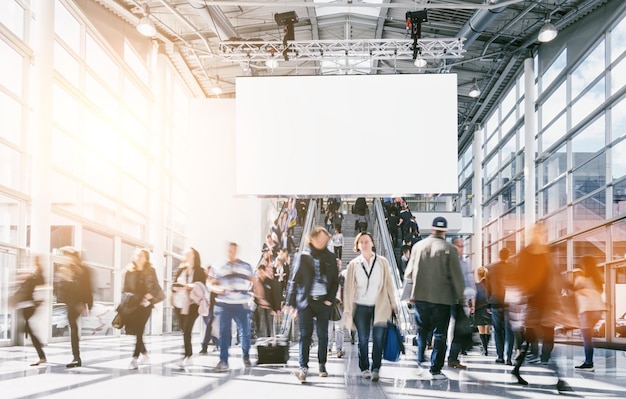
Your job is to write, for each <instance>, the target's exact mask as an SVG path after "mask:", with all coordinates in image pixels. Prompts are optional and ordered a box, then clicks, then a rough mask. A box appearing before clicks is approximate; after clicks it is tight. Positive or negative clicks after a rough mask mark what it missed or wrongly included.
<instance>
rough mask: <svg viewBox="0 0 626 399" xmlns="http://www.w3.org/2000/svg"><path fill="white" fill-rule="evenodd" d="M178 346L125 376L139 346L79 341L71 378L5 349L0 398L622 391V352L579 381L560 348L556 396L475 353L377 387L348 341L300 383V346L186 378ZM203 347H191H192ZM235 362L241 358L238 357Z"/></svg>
mask: <svg viewBox="0 0 626 399" xmlns="http://www.w3.org/2000/svg"><path fill="white" fill-rule="evenodd" d="M181 341H182V337H181V336H180V335H162V336H150V337H146V345H147V347H148V348H149V351H150V364H149V365H142V366H140V368H139V370H128V369H127V365H128V358H129V354H130V353H131V352H132V348H133V340H132V338H128V337H120V338H97V339H89V340H83V342H82V344H81V346H82V352H83V366H82V367H79V368H75V369H71V370H70V369H66V368H65V362H66V361H67V359H68V358H70V357H71V351H70V350H69V344H67V343H55V344H50V345H48V346H47V347H46V348H45V349H46V352H47V353H48V354H49V355H48V360H49V363H47V364H46V365H42V366H37V367H30V366H29V363H30V360H31V359H32V358H33V349H32V348H31V347H9V348H0V360H1V363H0V390H1V391H2V397H3V398H5V399H25V398H29V399H31V398H32V399H34V398H51V399H52V398H63V399H71V398H85V397H89V398H93V399H100V398H102V399H110V398H112V397H120V398H131V397H146V396H148V397H159V398H168V399H183V398H187V399H193V398H241V397H250V396H251V395H252V396H254V397H255V398H258V399H265V398H267V399H270V398H271V399H281V398H293V397H298V398H302V399H314V398H320V397H324V398H329V399H392V398H405V397H411V398H435V397H437V398H520V399H521V398H547V397H557V396H559V395H565V396H568V397H576V398H600V397H602V398H612V397H615V398H620V397H623V392H624V389H625V388H626V357H625V356H624V352H623V351H616V350H607V349H598V350H597V351H596V352H597V353H596V363H595V365H596V369H595V372H593V373H590V372H577V371H574V368H573V366H574V365H575V364H578V363H579V362H580V360H581V359H582V357H583V356H582V348H580V347H578V346H569V345H556V347H555V350H554V352H553V360H554V361H555V362H556V363H557V364H558V367H559V369H560V375H561V378H562V379H564V380H565V381H566V382H567V383H568V384H569V385H570V386H571V388H572V390H573V391H571V392H562V393H560V394H559V393H558V392H557V390H556V388H555V384H556V377H555V375H554V372H553V371H551V370H550V369H549V368H547V367H542V366H540V365H528V366H524V367H523V368H522V373H523V375H524V376H525V377H526V378H527V379H528V381H529V382H530V385H529V386H526V387H523V386H520V385H517V384H515V383H514V382H513V380H512V376H511V374H510V369H511V367H510V366H505V365H501V364H496V363H494V360H495V357H493V356H491V357H485V356H481V355H480V354H479V353H478V352H469V354H468V355H467V356H463V357H462V359H461V360H462V361H463V363H465V364H466V365H467V366H468V369H467V370H461V371H459V370H456V369H447V368H444V370H443V372H444V374H445V375H446V376H447V377H448V379H446V380H438V381H431V380H430V375H429V373H428V370H427V369H423V370H420V369H419V368H418V367H417V365H416V357H415V348H414V347H411V346H407V354H406V356H404V357H403V358H402V359H401V360H400V361H399V362H398V363H391V362H387V361H384V362H383V366H382V368H381V376H380V380H379V381H378V382H372V381H371V380H365V379H362V378H361V375H360V372H359V369H358V360H357V356H356V350H355V346H351V345H350V344H349V343H348V342H346V352H347V353H346V356H345V357H344V358H342V359H337V358H336V357H330V358H329V362H328V363H327V366H328V373H329V375H328V377H326V378H322V377H319V376H317V364H316V363H315V362H312V363H311V374H310V376H309V379H308V380H307V382H306V383H305V384H300V382H299V381H298V380H297V379H296V377H295V376H294V375H292V373H293V372H295V371H296V370H297V367H298V366H297V356H298V349H297V345H292V347H291V350H290V352H291V353H290V355H291V356H290V360H289V362H288V363H287V365H286V366H270V365H259V366H256V365H255V362H256V355H255V353H254V352H252V356H251V357H252V360H253V367H251V368H245V367H244V365H243V363H242V362H241V352H240V349H239V348H238V347H235V346H233V347H232V348H231V357H232V359H231V367H232V368H231V371H230V372H228V373H219V372H216V371H215V370H214V367H215V365H216V364H217V362H218V360H219V359H218V354H217V352H211V351H210V352H209V354H208V355H207V356H197V357H195V358H194V365H193V366H190V367H186V368H185V369H181V368H180V367H179V366H178V361H179V360H180V350H181ZM198 345H199V342H196V341H195V340H194V346H198ZM238 356H239V358H237V357H238Z"/></svg>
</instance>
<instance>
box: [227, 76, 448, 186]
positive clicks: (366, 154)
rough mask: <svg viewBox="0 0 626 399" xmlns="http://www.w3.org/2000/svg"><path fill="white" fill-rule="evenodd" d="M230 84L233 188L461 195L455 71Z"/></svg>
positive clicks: (265, 79)
mask: <svg viewBox="0 0 626 399" xmlns="http://www.w3.org/2000/svg"><path fill="white" fill-rule="evenodd" d="M236 84H237V97H236V104H237V105H236V118H237V121H236V144H235V151H236V176H237V177H236V180H237V181H236V191H237V194H238V195H260V196H286V195H321V196H325V195H345V196H350V195H371V196H385V195H391V194H394V193H398V194H400V193H401V194H439V193H456V192H458V185H457V77H456V75H455V74H441V75H435V74H421V75H358V76H281V77H248V78H237V82H236Z"/></svg>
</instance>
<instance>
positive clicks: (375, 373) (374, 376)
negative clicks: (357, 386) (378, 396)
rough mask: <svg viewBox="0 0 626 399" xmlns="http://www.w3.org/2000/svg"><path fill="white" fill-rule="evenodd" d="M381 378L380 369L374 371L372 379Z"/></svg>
mask: <svg viewBox="0 0 626 399" xmlns="http://www.w3.org/2000/svg"><path fill="white" fill-rule="evenodd" d="M379 379H380V373H379V372H378V370H374V371H372V381H374V382H376V381H378V380H379Z"/></svg>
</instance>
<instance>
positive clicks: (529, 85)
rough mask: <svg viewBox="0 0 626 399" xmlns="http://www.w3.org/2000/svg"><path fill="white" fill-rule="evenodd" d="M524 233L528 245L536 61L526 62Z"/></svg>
mask: <svg viewBox="0 0 626 399" xmlns="http://www.w3.org/2000/svg"><path fill="white" fill-rule="evenodd" d="M524 93H525V94H524V181H525V184H524V231H525V235H526V240H525V243H526V245H527V244H528V242H529V241H530V237H531V233H532V231H531V230H532V229H531V227H532V225H533V224H534V223H535V220H536V214H535V198H536V194H537V193H536V190H535V151H536V149H535V135H536V134H537V117H536V115H535V101H536V96H537V94H536V93H535V61H534V60H533V59H532V58H526V59H525V60H524Z"/></svg>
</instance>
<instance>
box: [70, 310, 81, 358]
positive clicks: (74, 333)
mask: <svg viewBox="0 0 626 399" xmlns="http://www.w3.org/2000/svg"><path fill="white" fill-rule="evenodd" d="M80 306H81V305H80V304H77V303H68V304H67V321H68V323H69V325H70V340H71V342H72V356H74V359H80V347H79V344H78V341H79V340H80V337H79V335H78V334H79V331H78V318H79V317H80V314H81V313H82V312H80V311H79V310H78V309H79V307H80ZM83 306H84V305H83ZM81 310H82V309H81Z"/></svg>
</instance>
